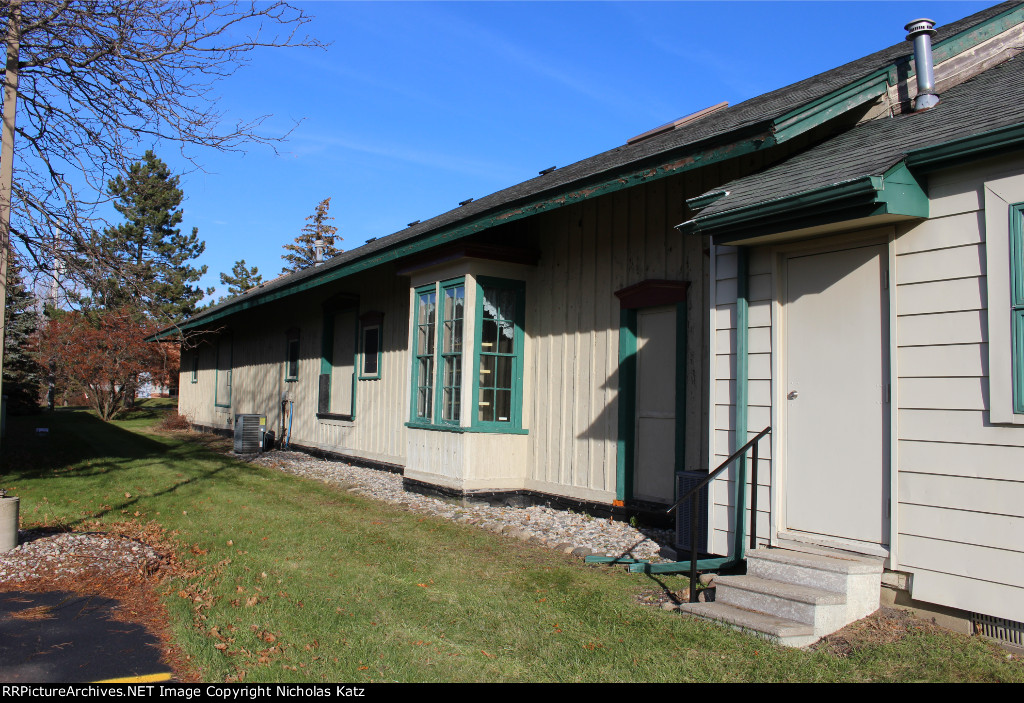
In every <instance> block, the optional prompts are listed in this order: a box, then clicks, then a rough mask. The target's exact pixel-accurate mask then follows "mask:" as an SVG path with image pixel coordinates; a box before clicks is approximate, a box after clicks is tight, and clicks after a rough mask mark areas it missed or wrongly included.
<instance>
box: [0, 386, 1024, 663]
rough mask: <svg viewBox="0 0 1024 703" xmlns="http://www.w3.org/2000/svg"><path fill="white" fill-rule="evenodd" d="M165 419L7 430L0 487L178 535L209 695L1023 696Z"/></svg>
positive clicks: (936, 654) (45, 518)
mask: <svg viewBox="0 0 1024 703" xmlns="http://www.w3.org/2000/svg"><path fill="white" fill-rule="evenodd" d="M164 412H167V407H166V402H165V401H162V402H153V403H148V402H147V403H143V404H142V405H141V407H140V408H138V409H137V410H136V411H134V412H133V413H132V414H131V415H130V416H128V417H127V418H125V419H124V420H122V421H118V422H115V423H111V424H105V423H103V422H101V421H99V420H98V419H96V418H95V417H94V416H92V415H91V414H89V413H88V412H85V411H82V410H75V411H61V412H57V413H55V414H53V415H43V416H37V417H34V418H10V420H9V426H8V436H7V438H6V439H5V440H4V447H3V464H2V469H0V471H2V474H0V485H3V486H4V487H6V488H8V489H9V490H11V492H12V493H13V494H15V495H18V496H20V497H21V501H22V503H21V506H22V507H21V510H22V523H23V527H32V526H37V525H58V524H60V525H66V526H68V527H71V528H76V527H81V526H84V525H85V524H86V523H89V524H92V523H93V521H95V520H99V521H101V522H122V521H125V520H137V521H140V522H148V521H157V522H158V523H160V524H161V525H162V526H163V527H164V528H166V529H167V530H170V531H173V532H174V533H176V536H175V539H176V542H177V544H178V546H179V551H180V554H181V556H182V557H183V558H186V559H189V560H191V561H192V562H194V563H195V564H196V565H197V566H199V567H201V568H200V569H199V571H197V573H196V574H195V575H193V576H190V577H188V578H187V579H179V580H176V582H175V583H172V584H169V585H168V587H167V596H166V604H167V607H168V609H169V612H170V615H171V620H172V626H173V632H174V637H175V638H176V640H177V642H178V644H179V646H180V647H181V649H182V651H183V652H185V653H186V654H187V655H189V656H191V658H192V661H194V662H197V663H198V665H199V667H200V668H201V670H202V676H203V678H204V680H207V681H223V680H224V679H225V678H227V677H230V676H238V675H239V673H240V672H241V671H244V672H245V674H244V680H245V681H246V682H258V681H322V680H323V681H636V682H646V681H908V680H927V681H1024V667H1022V664H1021V662H1019V661H1008V660H1007V658H1006V655H1005V653H1004V652H1002V650H999V649H997V648H995V647H993V646H991V645H988V644H986V643H985V642H983V641H981V640H978V639H968V638H964V637H960V636H956V635H945V634H935V633H934V632H928V631H925V630H922V631H920V632H917V631H914V632H912V633H911V634H910V635H908V636H907V637H906V638H904V639H903V640H902V641H900V642H897V643H893V644H882V645H877V646H866V647H863V648H861V649H859V650H857V651H855V652H854V653H853V654H852V655H850V656H848V657H841V658H840V657H834V656H830V655H827V654H825V653H820V652H818V653H815V652H805V651H798V650H791V649H785V648H780V647H775V646H773V645H769V644H767V643H766V642H764V641H762V640H758V639H756V638H753V637H748V636H745V635H741V634H738V633H735V632H732V631H728V630H725V629H721V628H718V627H715V626H711V625H707V624H704V623H700V622H695V621H690V620H688V619H685V618H683V617H681V616H679V615H678V614H676V613H668V612H663V611H660V610H655V609H652V608H650V607H645V606H642V605H639V604H637V603H636V602H635V599H634V598H635V595H636V594H637V592H638V591H641V590H645V589H650V588H652V587H659V586H661V585H665V586H667V587H669V588H671V589H672V590H680V589H682V588H684V585H685V580H684V579H682V578H681V577H664V576H659V577H648V576H640V575H630V574H627V573H625V572H624V571H623V570H621V568H620V569H611V568H607V567H600V568H593V567H584V566H582V565H581V563H580V562H579V561H578V560H575V559H573V558H571V557H567V556H564V555H562V554H558V553H554V552H553V551H551V550H547V549H543V548H540V547H532V546H527V545H523V544H521V543H519V542H517V541H515V540H512V539H508V538H505V537H502V536H499V535H494V534H491V533H489V532H485V531H482V530H479V529H476V528H473V527H469V526H463V525H457V524H453V523H449V522H447V521H443V520H439V519H434V518H431V517H426V516H423V515H420V514H416V513H412V512H406V511H402V510H397V509H395V508H392V507H390V506H388V505H387V504H383V503H377V502H374V501H371V500H368V499H366V498H362V497H359V496H353V495H350V494H348V493H345V492H343V491H339V490H337V489H334V488H331V487H328V486H325V485H323V484H321V483H318V482H313V481H306V480H303V479H299V478H296V477H292V476H289V475H285V474H282V473H278V472H274V471H271V470H267V469H263V468H259V467H254V466H252V465H248V464H244V463H241V462H238V461H234V460H233V459H231V458H229V457H225V456H222V455H219V454H216V453H214V452H211V451H209V450H208V449H206V448H204V447H203V446H201V445H200V444H198V443H196V442H189V441H186V440H185V439H183V438H182V437H180V436H172V435H166V434H160V433H156V432H151V431H149V430H148V428H149V427H150V426H151V425H153V424H154V422H155V421H156V420H157V419H158V418H159V417H160V416H161V415H162V413H164ZM35 427H48V428H49V430H50V431H49V434H48V435H47V436H45V437H42V436H37V434H36V433H35V432H34V428H35ZM136 513H137V516H136ZM197 625H198V627H197ZM218 646H219V647H220V648H218Z"/></svg>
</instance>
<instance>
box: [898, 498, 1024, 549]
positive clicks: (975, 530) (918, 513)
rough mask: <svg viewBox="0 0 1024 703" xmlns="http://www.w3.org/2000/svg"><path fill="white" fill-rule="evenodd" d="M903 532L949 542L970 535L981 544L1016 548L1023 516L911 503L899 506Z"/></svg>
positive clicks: (1001, 547) (1021, 532) (1023, 530)
mask: <svg viewBox="0 0 1024 703" xmlns="http://www.w3.org/2000/svg"><path fill="white" fill-rule="evenodd" d="M964 528H967V529H966V530H965V529H964ZM900 532H902V533H903V534H905V535H912V536H915V537H925V538H933V539H939V540H945V541H947V542H961V541H963V540H964V538H965V535H971V539H974V540H979V542H977V544H979V545H980V546H983V547H991V548H993V549H1005V550H1009V551H1017V550H1019V549H1020V536H1021V535H1022V534H1024V517H1019V516H1016V515H993V514H992V513H987V512H971V511H968V510H963V509H962V508H960V507H959V506H958V507H957V508H952V509H951V508H940V507H935V506H931V505H914V504H910V503H908V504H906V505H903V506H902V507H901V508H900Z"/></svg>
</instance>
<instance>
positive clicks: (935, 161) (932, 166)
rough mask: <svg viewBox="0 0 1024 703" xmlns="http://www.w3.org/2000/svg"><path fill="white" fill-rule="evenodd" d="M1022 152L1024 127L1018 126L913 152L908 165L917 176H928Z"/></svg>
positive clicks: (994, 130) (908, 155)
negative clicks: (971, 163) (974, 162)
mask: <svg viewBox="0 0 1024 703" xmlns="http://www.w3.org/2000/svg"><path fill="white" fill-rule="evenodd" d="M1022 148H1024V124H1015V125H1010V126H1008V127H1000V128H999V129H993V130H989V131H987V132H982V133H980V134H972V135H971V136H969V137H965V138H963V139H955V140H953V141H949V142H943V143H941V144H933V145H931V146H926V147H922V148H920V149H914V150H913V151H910V152H908V153H907V159H906V161H907V166H909V167H910V168H911V169H913V170H914V171H915V172H918V173H927V172H929V171H934V170H936V169H940V168H947V167H950V166H956V165H958V164H962V163H965V162H967V161H974V160H976V159H982V158H985V157H987V156H995V155H997V154H1002V153H1005V152H1007V151H1012V150H1014V149H1022Z"/></svg>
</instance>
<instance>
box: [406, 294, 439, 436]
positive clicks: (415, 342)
mask: <svg viewBox="0 0 1024 703" xmlns="http://www.w3.org/2000/svg"><path fill="white" fill-rule="evenodd" d="M431 292H432V293H434V326H435V329H434V334H435V339H436V335H437V329H436V327H437V282H436V281H435V282H434V283H431V284H429V285H425V286H420V287H419V288H415V289H414V290H413V300H412V313H411V314H412V344H410V345H409V347H410V349H411V351H412V355H411V356H412V373H410V374H409V380H410V382H411V390H410V393H409V421H410V422H416V421H417V419H418V418H419V415H417V414H416V399H417V398H418V397H419V373H420V368H419V366H420V365H419V357H420V353H419V338H420V330H419V322H420V296H421V295H423V294H425V293H431ZM435 357H436V349H435ZM434 376H435V378H436V376H437V369H434ZM435 410H436V408H433V407H431V409H430V411H431V412H430V419H433V418H434V411H435Z"/></svg>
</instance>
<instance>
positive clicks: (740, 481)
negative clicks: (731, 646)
mask: <svg viewBox="0 0 1024 703" xmlns="http://www.w3.org/2000/svg"><path fill="white" fill-rule="evenodd" d="M771 431H772V428H771V425H769V426H768V427H765V428H764V429H763V430H761V431H760V432H758V433H757V436H756V437H754V438H753V439H751V440H750V441H749V442H747V443H746V444H744V445H743V446H742V447H740V448H739V449H737V450H736V451H735V452H733V453H732V454H731V455H730V456H729V458H728V459H726V460H725V461H723V462H722V463H721V464H719V465H718V468H717V469H715V470H714V471H712V472H711V473H709V474H708V475H707V478H705V479H704V480H702V481H701V482H700V483H698V484H697V485H696V486H693V487H692V488H690V490H688V491H687V492H686V494H685V495H683V497H682V498H680V499H679V500H677V501H676V502H675V503H673V504H672V507H671V508H669V509H668V510H666V511H665V512H666V513H671V512H672V511H673V510H675V509H676V508H678V507H679V506H680V505H682V504H683V503H685V502H686V501H687V500H689V501H690V602H691V603H696V602H697V498H698V496H699V492H700V490H701V489H702V488H704V487H705V486H707V485H708V484H709V483H711V482H712V481H714V480H715V478H716V477H717V476H718V474H720V473H722V472H723V471H725V470H726V469H727V468H728V467H729V464H731V463H732V462H734V461H735V460H736V459H737V458H738V457H741V456H743V455H744V454H746V452H747V450H748V449H750V450H751V455H750V462H751V472H750V479H751V482H750V495H751V497H750V548H751V549H756V548H757V447H758V442H760V441H761V438H762V437H764V436H765V435H766V434H768V433H769V432H771ZM744 473H745V472H744V471H743V470H742V467H741V470H740V471H738V472H737V476H736V479H737V485H738V486H739V488H738V489H737V495H738V494H739V491H742V490H745V489H744V484H745V483H746V476H744ZM742 503H743V501H742V500H737V501H736V505H735V506H734V508H735V509H736V511H737V515H736V522H735V529H736V530H737V531H739V532H740V533H742V531H743V523H744V516H743V515H740V514H739V508H740V506H741V505H742ZM737 544H738V545H739V546H742V541H738V542H737ZM741 558H742V555H741V554H740V553H739V552H738V551H737V554H736V559H737V560H739V559H741Z"/></svg>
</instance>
